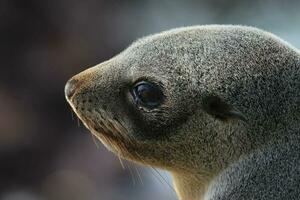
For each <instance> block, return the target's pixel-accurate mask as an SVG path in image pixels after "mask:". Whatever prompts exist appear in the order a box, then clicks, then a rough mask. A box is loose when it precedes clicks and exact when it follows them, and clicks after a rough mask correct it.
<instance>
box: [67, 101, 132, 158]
mask: <svg viewBox="0 0 300 200" xmlns="http://www.w3.org/2000/svg"><path fill="white" fill-rule="evenodd" d="M71 107H72V108H73V110H74V112H75V113H76V115H77V117H78V118H79V119H80V120H81V121H82V122H83V124H84V125H85V127H86V128H87V129H88V130H89V131H90V132H91V133H92V135H93V136H95V137H96V138H97V139H99V140H100V141H101V142H102V143H103V144H104V145H105V147H106V148H107V149H109V150H110V151H112V152H113V153H115V154H117V155H120V156H126V157H128V156H129V152H128V148H129V147H130V146H132V145H133V144H134V140H133V139H132V138H131V137H130V136H129V134H128V133H129V132H128V130H127V128H126V127H125V126H124V125H122V122H121V121H120V120H118V119H117V118H113V119H111V118H110V117H109V116H107V114H104V113H103V112H101V111H100V110H95V109H93V110H92V111H87V112H82V109H80V108H78V107H77V108H74V106H73V105H72V104H71ZM85 110H87V109H85Z"/></svg>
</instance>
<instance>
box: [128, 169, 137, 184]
mask: <svg viewBox="0 0 300 200" xmlns="http://www.w3.org/2000/svg"><path fill="white" fill-rule="evenodd" d="M127 167H128V170H129V172H130V174H131V179H132V183H133V187H135V186H136V181H135V177H134V174H133V172H132V169H131V167H130V166H129V165H128V164H127Z"/></svg>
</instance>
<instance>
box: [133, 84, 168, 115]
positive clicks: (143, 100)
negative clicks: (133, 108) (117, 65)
mask: <svg viewBox="0 0 300 200" xmlns="http://www.w3.org/2000/svg"><path fill="white" fill-rule="evenodd" d="M132 96H133V99H134V101H135V102H136V104H137V105H138V106H143V107H146V108H149V109H153V108H155V107H158V106H159V105H160V104H161V103H162V102H163V100H164V94H163V92H162V91H161V88H160V87H159V86H157V85H156V84H154V83H150V82H146V81H141V82H139V83H137V84H136V85H135V86H134V87H133V89H132Z"/></svg>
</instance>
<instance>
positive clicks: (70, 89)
mask: <svg viewBox="0 0 300 200" xmlns="http://www.w3.org/2000/svg"><path fill="white" fill-rule="evenodd" d="M78 82H79V81H78V80H76V79H70V80H69V81H68V82H67V83H66V86H65V95H66V97H67V98H68V99H70V98H71V97H72V96H73V95H74V93H75V91H76V89H77V88H78V85H79V84H78Z"/></svg>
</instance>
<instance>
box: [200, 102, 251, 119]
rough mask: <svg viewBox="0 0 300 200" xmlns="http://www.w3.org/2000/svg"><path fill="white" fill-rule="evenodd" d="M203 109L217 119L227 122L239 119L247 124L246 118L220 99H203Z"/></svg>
mask: <svg viewBox="0 0 300 200" xmlns="http://www.w3.org/2000/svg"><path fill="white" fill-rule="evenodd" d="M203 109H204V110H205V111H206V112H207V113H208V114H210V115H212V116H214V117H215V118H217V119H219V120H222V121H227V120H230V119H239V120H242V121H245V122H247V119H246V117H245V116H244V115H243V114H242V113H241V112H240V111H238V110H236V109H234V108H233V106H232V105H229V104H227V103H226V102H225V101H223V100H222V99H221V98H220V97H217V96H208V97H205V98H204V99H203Z"/></svg>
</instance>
